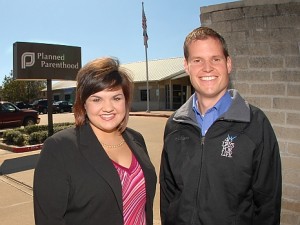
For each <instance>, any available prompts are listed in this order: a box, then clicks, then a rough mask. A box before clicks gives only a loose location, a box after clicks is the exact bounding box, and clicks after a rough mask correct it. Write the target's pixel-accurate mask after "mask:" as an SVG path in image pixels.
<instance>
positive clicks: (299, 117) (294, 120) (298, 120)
mask: <svg viewBox="0 0 300 225" xmlns="http://www.w3.org/2000/svg"><path fill="white" fill-rule="evenodd" d="M286 123H287V125H292V126H299V127H300V112H299V113H287V119H286Z"/></svg>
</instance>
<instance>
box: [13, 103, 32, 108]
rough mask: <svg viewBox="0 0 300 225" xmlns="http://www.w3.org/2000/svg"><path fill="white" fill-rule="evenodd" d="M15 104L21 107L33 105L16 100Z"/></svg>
mask: <svg viewBox="0 0 300 225" xmlns="http://www.w3.org/2000/svg"><path fill="white" fill-rule="evenodd" d="M15 106H17V107H18V108H19V109H31V108H32V105H31V104H28V103H25V102H15Z"/></svg>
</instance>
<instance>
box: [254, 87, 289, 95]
mask: <svg viewBox="0 0 300 225" xmlns="http://www.w3.org/2000/svg"><path fill="white" fill-rule="evenodd" d="M285 86H286V85H285V84H251V86H250V87H251V94H253V95H272V96H285Z"/></svg>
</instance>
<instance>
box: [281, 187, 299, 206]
mask: <svg viewBox="0 0 300 225" xmlns="http://www.w3.org/2000/svg"><path fill="white" fill-rule="evenodd" d="M282 190H283V192H282V196H283V197H284V198H288V199H294V200H296V201H299V203H300V187H299V186H295V185H289V184H283V185H282Z"/></svg>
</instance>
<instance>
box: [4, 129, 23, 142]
mask: <svg viewBox="0 0 300 225" xmlns="http://www.w3.org/2000/svg"><path fill="white" fill-rule="evenodd" d="M3 138H4V139H5V143H7V144H11V145H17V146H23V145H25V144H26V142H27V136H26V135H25V134H23V133H22V132H21V131H19V130H9V131H6V132H4V133H3Z"/></svg>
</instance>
